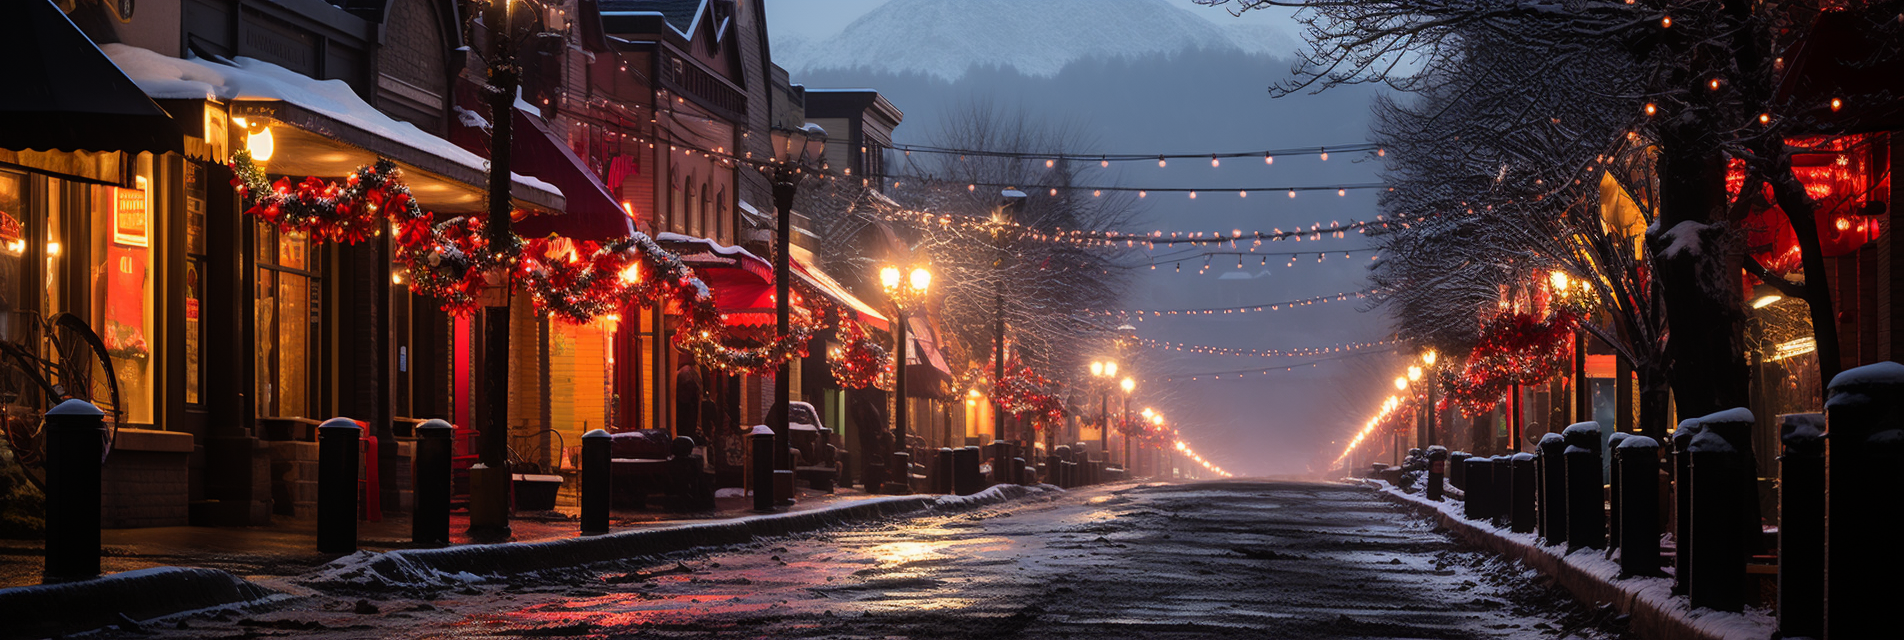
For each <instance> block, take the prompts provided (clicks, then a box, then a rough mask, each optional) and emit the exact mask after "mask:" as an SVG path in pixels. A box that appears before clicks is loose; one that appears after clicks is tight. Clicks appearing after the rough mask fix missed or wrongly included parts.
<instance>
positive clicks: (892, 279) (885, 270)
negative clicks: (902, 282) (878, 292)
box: [879, 267, 899, 290]
mask: <svg viewBox="0 0 1904 640" xmlns="http://www.w3.org/2000/svg"><path fill="white" fill-rule="evenodd" d="M879 286H882V287H885V288H886V289H887V290H892V289H897V288H899V267H882V268H880V270H879Z"/></svg>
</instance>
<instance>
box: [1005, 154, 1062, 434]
mask: <svg viewBox="0 0 1904 640" xmlns="http://www.w3.org/2000/svg"><path fill="white" fill-rule="evenodd" d="M998 195H999V197H1001V198H1003V199H1004V202H1003V203H1001V204H1000V205H999V206H998V209H997V210H996V211H994V212H993V213H992V247H993V249H994V251H995V253H994V254H993V258H992V323H993V324H992V340H993V341H994V344H993V345H992V387H993V389H994V390H993V393H997V391H996V389H997V386H998V382H999V381H1000V380H1004V379H1005V256H1006V255H1007V253H1008V252H1007V251H1006V250H1005V239H1006V231H1007V227H1008V226H1009V225H1011V224H1012V223H1013V221H1015V220H1017V218H1018V210H1019V209H1023V208H1024V206H1025V201H1026V200H1029V199H1030V196H1027V195H1025V192H1023V191H1019V190H1017V189H1006V190H1004V191H1000V192H998ZM992 437H993V438H996V439H1001V440H1002V439H1004V438H1005V412H1004V411H1000V410H998V408H997V407H994V408H993V410H992ZM1054 450H1055V449H1054Z"/></svg>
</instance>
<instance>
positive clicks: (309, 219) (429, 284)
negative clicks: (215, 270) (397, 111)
mask: <svg viewBox="0 0 1904 640" xmlns="http://www.w3.org/2000/svg"><path fill="white" fill-rule="evenodd" d="M231 169H232V172H233V173H234V174H235V177H234V178H232V186H233V187H234V188H235V190H236V191H237V193H238V195H239V197H240V198H241V199H243V198H251V206H249V207H247V208H246V209H245V213H246V215H250V216H253V217H255V218H258V219H259V220H262V221H264V222H266V223H268V224H271V225H274V226H276V227H277V228H278V229H279V230H280V231H283V232H287V233H289V232H305V233H308V234H310V236H311V237H312V238H313V239H314V240H318V241H323V240H329V241H333V242H343V243H346V244H355V243H357V242H361V241H363V240H366V239H368V238H370V237H371V236H374V235H377V234H378V233H380V232H381V229H380V227H379V225H381V224H383V220H384V219H388V220H389V223H390V224H391V225H392V227H393V229H394V233H395V240H396V242H395V245H396V261H397V263H398V264H400V265H402V266H403V268H404V270H405V272H407V273H408V276H409V278H408V283H409V287H410V290H411V291H412V292H414V293H416V294H418V295H424V296H429V297H433V298H436V299H438V300H442V301H443V309H444V310H445V311H448V312H451V313H455V314H459V315H460V314H467V313H470V312H473V311H474V310H475V308H476V307H477V302H478V296H479V294H480V293H481V292H482V290H483V289H484V288H486V287H489V286H492V285H494V286H500V285H502V284H503V283H501V282H493V283H492V282H491V281H490V279H489V274H491V273H495V272H496V271H497V270H498V268H499V267H508V269H507V270H506V273H507V274H508V276H509V277H510V279H511V280H513V281H514V283H515V284H517V285H520V286H521V287H522V288H523V290H524V291H525V292H526V293H528V294H529V296H530V299H531V300H532V301H533V302H534V304H535V308H536V310H537V311H538V312H542V313H547V314H549V315H551V316H552V317H555V318H558V319H561V320H563V321H567V322H573V323H586V322H590V321H592V320H594V319H595V318H598V317H600V316H602V315H606V314H610V313H614V312H616V311H618V310H620V309H621V308H623V307H625V306H627V305H628V304H630V303H640V304H642V305H643V306H651V305H655V304H660V303H664V302H672V303H674V304H675V305H676V306H677V307H678V308H679V309H680V312H681V318H682V322H681V326H680V327H679V328H678V330H677V331H676V332H675V346H677V347H679V348H681V349H682V350H684V351H687V352H689V353H691V354H693V355H694V356H695V357H696V358H697V359H699V360H700V361H701V362H702V363H703V364H706V365H708V366H712V367H716V368H719V369H723V370H726V371H728V372H731V373H744V374H756V375H758V374H765V373H769V372H771V371H772V370H773V369H774V368H776V367H778V366H779V364H780V363H782V362H785V361H786V360H787V359H789V358H792V357H795V356H805V355H806V344H807V341H808V340H809V339H811V338H812V336H813V331H814V329H815V323H814V322H812V320H811V319H810V318H809V317H804V316H803V317H799V318H797V319H796V321H795V322H794V323H793V324H792V326H791V327H790V331H789V332H788V335H786V336H784V337H780V338H776V339H769V340H766V341H748V340H745V339H739V338H736V337H734V336H731V335H729V333H728V331H727V328H726V326H725V325H724V324H723V323H722V321H721V314H720V311H719V309H717V308H716V307H715V306H714V298H713V294H712V292H710V291H709V290H708V288H707V285H706V284H705V283H703V282H702V281H701V279H700V278H699V277H697V276H696V275H695V273H694V270H693V269H692V268H689V267H688V266H687V264H686V263H683V262H682V261H681V260H680V258H679V257H678V256H676V255H675V254H673V253H671V252H668V251H667V250H664V249H662V248H661V246H660V245H657V244H655V242H654V240H652V239H650V238H649V237H648V236H647V235H646V234H643V233H640V232H636V233H635V234H634V235H633V236H630V237H627V238H623V239H620V240H617V241H614V242H611V243H608V244H606V245H601V244H598V243H594V242H588V241H582V242H574V241H568V240H563V241H560V242H558V241H556V240H551V239H539V240H535V241H532V242H529V243H527V244H526V246H525V243H523V241H522V239H521V238H518V237H516V236H514V235H511V236H510V237H509V238H510V246H507V247H491V246H490V245H489V241H488V237H487V235H486V234H485V229H484V228H483V227H484V225H483V221H482V220H480V219H478V218H474V217H456V218H450V219H448V220H445V221H442V222H437V221H436V220H435V215H434V214H432V213H430V212H428V211H425V210H423V208H422V207H421V206H419V205H418V204H417V202H416V200H415V199H414V198H413V197H411V195H410V189H409V187H407V186H405V185H404V184H403V182H402V179H401V176H400V175H399V174H398V169H397V166H396V164H395V163H392V162H391V161H390V160H389V159H386V158H379V159H377V161H376V163H374V164H372V165H369V166H365V167H359V168H358V169H357V170H356V171H353V172H351V174H350V175H349V176H346V177H345V180H344V184H342V185H338V184H335V183H326V182H324V181H323V180H319V179H317V178H314V177H313V178H305V179H304V181H303V182H300V183H297V184H295V185H293V184H292V183H291V182H290V180H289V179H285V178H280V179H279V180H278V181H277V182H275V183H271V182H267V180H266V177H265V174H264V172H263V171H262V170H261V169H259V167H258V166H257V163H256V162H255V161H253V159H252V157H251V154H250V152H249V151H245V150H240V151H238V152H237V153H235V154H233V156H232V161H231ZM379 214H381V215H379ZM558 245H565V246H558ZM730 342H737V343H744V344H741V346H734V345H732V344H729V343H730Z"/></svg>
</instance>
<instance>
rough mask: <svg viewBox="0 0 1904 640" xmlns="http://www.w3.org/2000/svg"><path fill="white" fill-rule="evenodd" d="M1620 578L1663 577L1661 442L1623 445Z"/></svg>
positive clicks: (1633, 439) (1640, 439)
mask: <svg viewBox="0 0 1904 640" xmlns="http://www.w3.org/2000/svg"><path fill="white" fill-rule="evenodd" d="M1619 459H1620V467H1619V469H1620V474H1621V476H1622V477H1621V478H1620V482H1619V485H1620V496H1619V502H1620V511H1621V513H1619V514H1618V515H1617V516H1616V517H1615V518H1614V520H1615V521H1616V522H1618V523H1619V527H1620V533H1619V536H1620V540H1621V544H1620V574H1621V575H1622V576H1656V575H1659V530H1660V527H1659V441H1658V440H1654V439H1652V438H1648V437H1646V436H1628V437H1627V438H1625V439H1623V440H1621V441H1620V448H1619Z"/></svg>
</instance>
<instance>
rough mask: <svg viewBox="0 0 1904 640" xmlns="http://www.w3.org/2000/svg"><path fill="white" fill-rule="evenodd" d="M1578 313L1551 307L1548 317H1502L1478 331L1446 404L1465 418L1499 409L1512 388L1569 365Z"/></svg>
mask: <svg viewBox="0 0 1904 640" xmlns="http://www.w3.org/2000/svg"><path fill="white" fill-rule="evenodd" d="M1580 317H1581V316H1580V311H1579V310H1578V309H1575V308H1573V307H1570V306H1560V307H1555V308H1554V309H1553V312H1552V313H1551V314H1548V315H1546V316H1542V315H1539V314H1536V313H1503V314H1500V315H1498V316H1495V317H1494V318H1493V319H1491V320H1489V321H1488V323H1487V324H1486V325H1485V326H1483V327H1482V328H1481V340H1480V342H1479V343H1478V344H1476V345H1475V346H1474V350H1473V351H1472V352H1470V353H1469V354H1468V362H1467V366H1466V367H1465V368H1463V370H1462V372H1461V375H1460V376H1459V377H1457V378H1456V379H1455V380H1454V383H1453V384H1452V385H1450V388H1449V390H1448V398H1447V399H1448V401H1449V402H1451V403H1453V404H1454V405H1455V406H1458V407H1460V408H1461V412H1462V413H1463V414H1465V415H1468V416H1475V415H1479V414H1481V413H1485V412H1487V411H1488V410H1490V409H1493V408H1494V405H1496V404H1498V403H1500V401H1501V397H1502V396H1504V395H1506V394H1507V393H1508V391H1510V390H1511V388H1512V387H1513V385H1517V384H1522V385H1528V384H1539V383H1541V382H1544V381H1546V380H1547V379H1548V378H1551V377H1553V375H1554V373H1555V372H1557V371H1559V370H1560V369H1562V368H1563V367H1565V366H1566V365H1567V364H1568V363H1570V362H1571V361H1572V352H1571V351H1570V349H1571V348H1572V345H1573V333H1574V330H1575V329H1576V328H1578V327H1579V323H1580Z"/></svg>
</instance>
